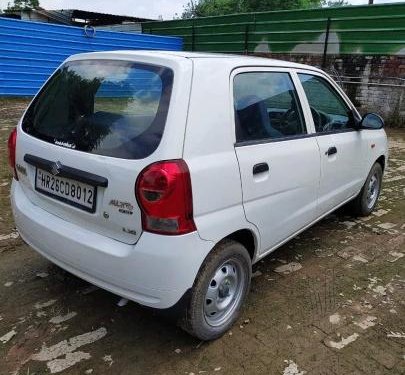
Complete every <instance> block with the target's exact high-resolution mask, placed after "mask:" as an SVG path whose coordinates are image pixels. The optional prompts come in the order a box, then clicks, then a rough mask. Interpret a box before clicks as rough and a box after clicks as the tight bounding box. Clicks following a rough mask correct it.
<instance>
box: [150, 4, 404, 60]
mask: <svg viewBox="0 0 405 375" xmlns="http://www.w3.org/2000/svg"><path fill="white" fill-rule="evenodd" d="M328 20H329V21H328ZM142 30H143V33H150V34H159V35H175V36H181V37H183V38H184V48H185V50H189V51H205V52H227V53H254V52H256V53H269V52H273V53H297V54H301V53H305V54H323V53H324V49H325V44H327V49H326V52H327V53H328V54H367V55H405V2H404V3H401V4H381V5H372V6H369V5H366V6H346V7H339V8H319V9H305V10H294V11H276V12H260V13H245V14H235V15H228V16H219V17H206V18H196V19H190V20H173V21H161V22H146V23H143V24H142ZM325 42H327V43H325Z"/></svg>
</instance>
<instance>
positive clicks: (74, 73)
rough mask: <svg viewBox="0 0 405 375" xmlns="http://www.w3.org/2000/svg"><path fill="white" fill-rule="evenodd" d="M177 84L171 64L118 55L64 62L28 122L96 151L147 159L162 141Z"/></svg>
mask: <svg viewBox="0 0 405 375" xmlns="http://www.w3.org/2000/svg"><path fill="white" fill-rule="evenodd" d="M172 84H173V72H172V70H171V69H169V68H165V67H159V66H153V65H148V64H139V63H134V62H130V61H118V60H82V61H72V62H68V63H66V64H64V65H63V66H62V67H61V68H60V69H59V70H58V71H57V72H56V73H55V74H54V76H53V77H52V78H51V79H50V80H49V81H48V82H47V84H46V85H45V86H44V88H43V89H42V90H41V92H40V93H39V94H38V96H37V97H36V98H35V100H34V101H33V103H32V104H31V106H30V107H29V109H28V111H27V113H26V115H25V117H24V119H23V122H22V127H23V130H24V131H25V132H27V133H28V134H30V135H32V136H34V137H37V138H39V139H41V140H44V141H47V142H50V143H54V144H57V145H60V146H62V147H68V148H72V149H75V150H79V151H84V152H88V153H92V154H98V155H105V156H113V157H118V158H124V159H141V158H144V157H146V156H148V155H150V154H151V153H152V152H154V151H155V149H156V148H157V147H158V145H159V143H160V140H161V138H162V134H163V130H164V127H165V122H166V117H167V113H168V108H169V102H170V95H171V90H172Z"/></svg>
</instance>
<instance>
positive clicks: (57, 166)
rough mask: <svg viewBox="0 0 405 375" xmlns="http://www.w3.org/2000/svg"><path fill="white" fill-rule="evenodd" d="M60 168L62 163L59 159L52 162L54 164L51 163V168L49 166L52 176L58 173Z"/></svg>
mask: <svg viewBox="0 0 405 375" xmlns="http://www.w3.org/2000/svg"><path fill="white" fill-rule="evenodd" d="M61 168H62V164H61V163H60V161H57V162H56V163H54V164H53V165H52V168H51V172H52V174H53V175H54V176H56V175H57V174H59V173H60V170H61Z"/></svg>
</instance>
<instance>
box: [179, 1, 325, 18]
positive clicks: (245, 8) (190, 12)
mask: <svg viewBox="0 0 405 375" xmlns="http://www.w3.org/2000/svg"><path fill="white" fill-rule="evenodd" d="M323 1H324V0H190V1H189V3H188V4H187V5H186V6H185V7H184V11H183V14H182V18H195V17H208V16H219V15H223V14H232V13H241V12H263V11H270V10H283V9H303V8H310V7H320V6H321V5H322V3H323Z"/></svg>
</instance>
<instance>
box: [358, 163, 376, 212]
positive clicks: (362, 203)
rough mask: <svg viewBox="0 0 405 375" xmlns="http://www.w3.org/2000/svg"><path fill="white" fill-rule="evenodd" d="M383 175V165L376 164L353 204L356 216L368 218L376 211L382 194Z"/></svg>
mask: <svg viewBox="0 0 405 375" xmlns="http://www.w3.org/2000/svg"><path fill="white" fill-rule="evenodd" d="M382 175H383V173H382V168H381V165H380V164H379V163H375V164H374V165H373V167H372V168H371V170H370V173H369V174H368V176H367V179H366V182H365V183H364V185H363V188H362V189H361V191H360V193H359V195H358V196H357V197H356V198H355V199H354V200H353V202H352V204H351V206H352V209H353V214H354V215H356V216H368V215H370V214H371V212H372V211H373V210H374V208H375V206H376V205H377V201H378V197H379V196H380V192H381V182H382Z"/></svg>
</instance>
